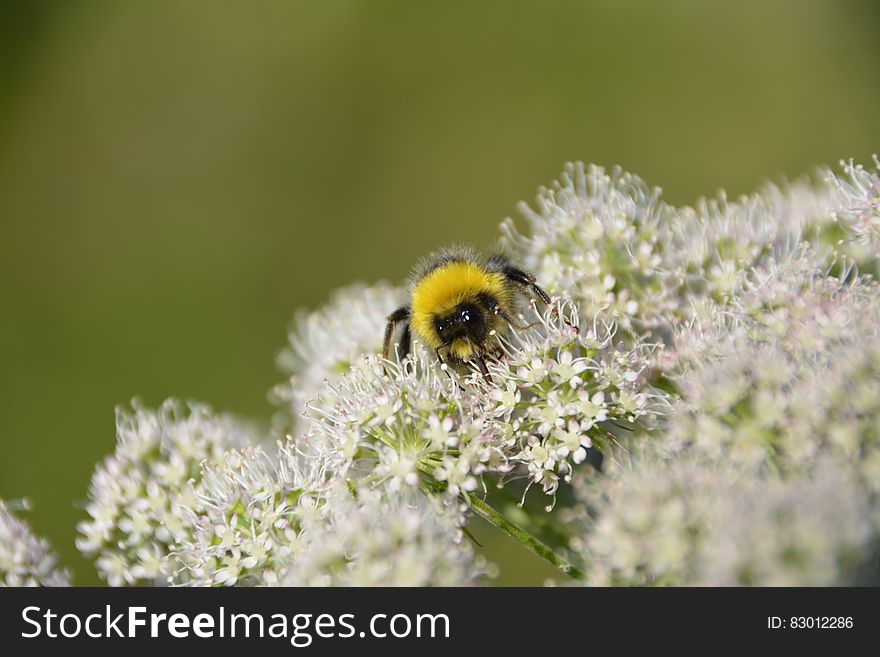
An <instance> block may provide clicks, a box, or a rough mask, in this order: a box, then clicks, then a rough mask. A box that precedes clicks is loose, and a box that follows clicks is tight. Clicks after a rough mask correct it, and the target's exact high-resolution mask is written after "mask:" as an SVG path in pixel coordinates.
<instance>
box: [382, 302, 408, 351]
mask: <svg viewBox="0 0 880 657" xmlns="http://www.w3.org/2000/svg"><path fill="white" fill-rule="evenodd" d="M408 319H409V306H401V307H400V308H398V309H397V310H395V311H394V312H393V313H391V314H390V315H388V323H387V324H386V325H385V339H384V340H383V342H382V357H383V358H384V359H385V360H388V354H389V353H390V352H391V338H392V336H393V335H394V329H395V328H396V327H397V325H398V324H400V322H405V321H406V320H408ZM408 328H409V326H407V329H408ZM407 351H409V345H407ZM403 355H405V353H404V354H403Z"/></svg>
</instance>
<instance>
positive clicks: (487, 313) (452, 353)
mask: <svg viewBox="0 0 880 657" xmlns="http://www.w3.org/2000/svg"><path fill="white" fill-rule="evenodd" d="M409 288H410V303H409V305H406V306H401V307H400V308H398V309H397V310H395V311H394V312H393V313H391V314H390V315H389V316H388V324H387V326H386V327H385V340H384V346H383V355H384V356H385V358H386V359H387V358H388V354H389V352H390V349H391V339H392V337H393V336H394V333H395V329H396V328H397V326H398V325H399V324H402V323H405V326H404V329H403V334H402V336H401V339H400V354H399V355H400V357H401V358H403V357H404V356H406V355H407V354H408V353H409V351H410V346H411V340H412V336H413V335H415V336H416V338H418V339H419V340H421V341H422V342H423V343H424V344H425V345H427V346H428V347H429V348H430V349H433V350H434V353H435V354H436V355H437V360H439V361H440V363H441V365H442V364H443V363H444V362H449V363H450V364H452V365H457V364H461V363H466V362H471V361H473V362H475V363H476V364H477V365H478V366H479V368H480V371H481V372H482V373H483V376H484V377H485V378H486V380H491V379H490V377H489V372H488V370H487V369H486V363H485V360H484V358H485V356H487V355H490V354H491V353H492V351H493V349H492V347H493V345H492V343H493V340H492V335H493V331H495V332H499V331H501V330H504V329H506V326H505V325H507V326H512V327H514V328H524V327H521V326H519V325H518V324H517V323H516V320H515V319H514V318H515V317H516V315H517V309H518V306H519V302H520V300H521V299H523V298H524V297H530V298H533V299H534V298H537V299H539V300H540V301H541V302H542V303H544V304H549V303H550V297H549V296H547V293H546V292H545V291H544V290H542V289H541V287H540V286H538V284H537V283H536V282H535V277H534V276H533V275H532V274H531V273H529V272H527V271H525V270H523V269H520V268H519V267H516V266H515V265H513V264H512V263H511V262H510V260H509V259H508V258H507V257H506V256H504V255H501V254H497V255H493V256H491V257H489V258H486V259H483V258H480V257H478V256H477V255H476V254H475V253H474V252H473V251H471V250H470V249H467V248H464V247H452V248H449V249H445V250H442V251H439V252H437V253H434V254H432V255H430V256H428V257H427V258H426V259H425V260H424V261H422V262H421V263H420V264H419V265H418V266H416V268H415V270H414V271H413V274H412V276H411V277H410V285H409Z"/></svg>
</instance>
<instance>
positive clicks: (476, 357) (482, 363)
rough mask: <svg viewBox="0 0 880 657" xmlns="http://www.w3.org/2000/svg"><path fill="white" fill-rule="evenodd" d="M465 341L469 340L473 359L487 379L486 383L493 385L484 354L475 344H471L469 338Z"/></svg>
mask: <svg viewBox="0 0 880 657" xmlns="http://www.w3.org/2000/svg"><path fill="white" fill-rule="evenodd" d="M465 339H466V340H467V343H468V345H470V348H471V353H472V354H473V359H474V360H475V361H477V366H478V367H479V368H480V373H481V374H482V375H483V378H484V379H486V383H492V377H491V375H490V374H489V368H487V367H486V361H485V360H483V356H482V354H480V352H479V351H477V348H476V347H474V343H473V342H471V339H470V338H469V337H468V338H465Z"/></svg>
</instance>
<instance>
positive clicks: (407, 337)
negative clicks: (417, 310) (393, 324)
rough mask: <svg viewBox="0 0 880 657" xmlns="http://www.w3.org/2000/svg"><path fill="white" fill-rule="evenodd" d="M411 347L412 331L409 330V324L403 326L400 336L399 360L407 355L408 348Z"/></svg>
mask: <svg viewBox="0 0 880 657" xmlns="http://www.w3.org/2000/svg"><path fill="white" fill-rule="evenodd" d="M411 347H412V332H411V331H410V328H409V324H407V325H406V326H404V327H403V335H402V336H401V338H400V355H399V358H400V360H403V359H404V358H406V357H407V355H409V352H410V349H411Z"/></svg>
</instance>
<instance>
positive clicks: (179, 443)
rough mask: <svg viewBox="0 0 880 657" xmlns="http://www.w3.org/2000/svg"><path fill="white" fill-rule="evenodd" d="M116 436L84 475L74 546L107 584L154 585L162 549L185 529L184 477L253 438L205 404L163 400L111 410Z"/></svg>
mask: <svg viewBox="0 0 880 657" xmlns="http://www.w3.org/2000/svg"><path fill="white" fill-rule="evenodd" d="M116 441H117V442H116V451H115V452H114V453H113V454H112V455H111V456H109V457H107V459H105V461H104V463H103V464H101V465H99V466H98V467H97V469H96V470H95V473H94V475H93V476H92V483H91V487H90V488H89V498H90V502H89V504H88V506H87V507H86V511H87V512H88V514H89V519H88V520H85V521H83V522H81V523H80V524H79V527H78V529H79V532H80V537H79V538H78V539H77V547H78V548H79V550H80V551H81V552H82V553H83V554H84V555H86V556H95V557H96V560H95V565H96V566H97V568H98V572H99V574H100V575H101V577H103V578H104V579H106V580H107V582H108V583H109V584H111V585H112V586H120V585H122V584H143V583H161V582H164V581H165V579H166V578H167V577H168V576H169V574H170V571H169V568H170V564H169V561H168V559H167V558H166V557H167V556H168V553H169V551H170V549H171V548H172V547H173V546H174V545H175V544H176V543H178V542H180V541H182V540H184V539H185V538H186V537H187V536H188V535H189V534H190V532H192V529H193V526H192V519H191V516H190V514H188V513H187V511H186V510H187V509H188V508H191V507H193V506H194V504H195V499H194V495H193V488H192V486H191V482H192V481H194V480H195V481H197V480H198V479H199V478H200V476H201V470H202V464H203V463H212V462H214V463H219V462H221V461H222V460H223V457H224V453H225V452H226V450H227V449H231V448H233V447H237V446H240V445H246V444H248V443H249V442H252V441H253V438H252V437H251V436H248V435H246V434H245V433H244V431H243V429H242V427H241V426H240V425H239V424H237V423H235V422H234V421H233V420H231V419H230V418H227V417H222V416H221V417H218V416H215V415H214V414H213V412H212V411H211V409H210V408H208V407H207V406H204V405H201V404H190V405H189V406H185V405H183V404H181V403H180V402H177V401H175V400H169V401H167V402H165V403H164V404H163V405H162V406H161V408H159V410H158V411H152V410H149V409H146V408H144V407H143V406H141V404H140V403H139V402H137V401H135V402H133V410H132V411H128V410H127V409H124V408H118V409H117V410H116Z"/></svg>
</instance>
